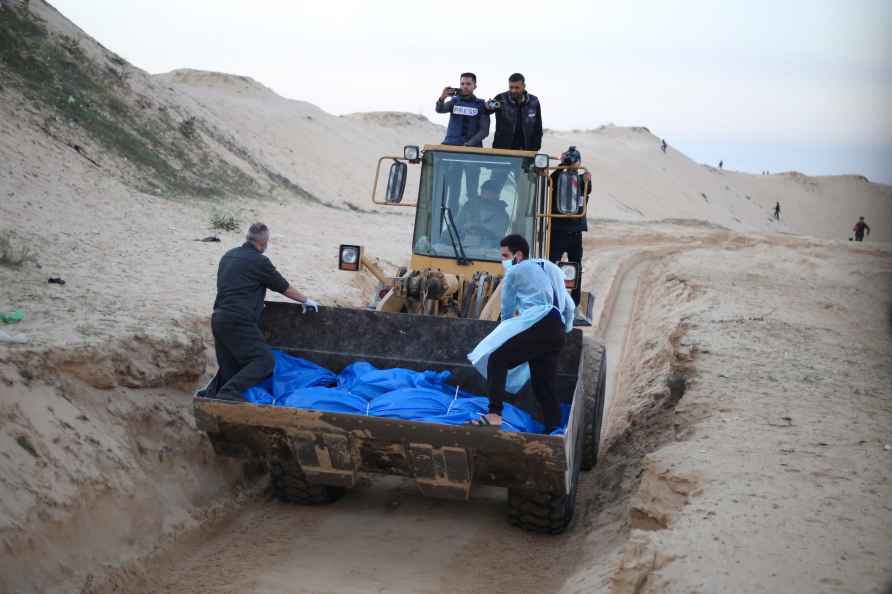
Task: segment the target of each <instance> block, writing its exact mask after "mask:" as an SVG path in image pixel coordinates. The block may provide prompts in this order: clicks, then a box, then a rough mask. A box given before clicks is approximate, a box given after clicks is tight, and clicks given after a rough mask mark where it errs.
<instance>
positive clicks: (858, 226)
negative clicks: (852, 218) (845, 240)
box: [852, 217, 870, 241]
mask: <svg viewBox="0 0 892 594" xmlns="http://www.w3.org/2000/svg"><path fill="white" fill-rule="evenodd" d="M852 231H853V232H854V233H855V241H864V234H865V232H866V233H867V235H870V226H868V224H867V223H865V222H864V217H859V218H858V222H857V223H855V226H854V227H852Z"/></svg>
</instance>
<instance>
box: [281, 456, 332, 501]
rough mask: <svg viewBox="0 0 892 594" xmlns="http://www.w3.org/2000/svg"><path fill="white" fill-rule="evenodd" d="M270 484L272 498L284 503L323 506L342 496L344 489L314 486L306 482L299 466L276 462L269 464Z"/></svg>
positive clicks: (292, 463)
mask: <svg viewBox="0 0 892 594" xmlns="http://www.w3.org/2000/svg"><path fill="white" fill-rule="evenodd" d="M270 483H271V485H272V490H273V496H274V497H275V498H276V499H278V500H279V501H283V502H285V503H296V504H299V505H324V504H326V503H333V502H335V501H337V500H338V499H340V498H341V497H343V496H344V493H345V492H346V489H344V488H343V487H331V486H328V485H314V484H311V483H309V482H308V481H307V479H306V476H305V475H304V473H303V470H301V468H300V464H298V463H297V462H294V461H287V462H283V461H277V462H272V463H271V464H270Z"/></svg>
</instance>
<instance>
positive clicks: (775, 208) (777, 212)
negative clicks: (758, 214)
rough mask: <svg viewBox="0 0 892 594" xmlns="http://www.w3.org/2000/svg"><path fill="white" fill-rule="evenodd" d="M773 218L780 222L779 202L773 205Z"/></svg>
mask: <svg viewBox="0 0 892 594" xmlns="http://www.w3.org/2000/svg"><path fill="white" fill-rule="evenodd" d="M774 218H775V219H777V220H778V221H779V220H780V202H778V203H777V204H775V205H774Z"/></svg>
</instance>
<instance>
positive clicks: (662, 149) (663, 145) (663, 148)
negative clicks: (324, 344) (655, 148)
mask: <svg viewBox="0 0 892 594" xmlns="http://www.w3.org/2000/svg"><path fill="white" fill-rule="evenodd" d="M660 150H661V151H663V152H664V153H665V152H666V139H665V138H664V139H663V142H661V143H660Z"/></svg>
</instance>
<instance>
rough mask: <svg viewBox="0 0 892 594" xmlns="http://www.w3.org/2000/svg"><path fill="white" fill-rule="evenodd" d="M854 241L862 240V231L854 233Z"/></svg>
mask: <svg viewBox="0 0 892 594" xmlns="http://www.w3.org/2000/svg"><path fill="white" fill-rule="evenodd" d="M855 241H864V234H863V233H855Z"/></svg>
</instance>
